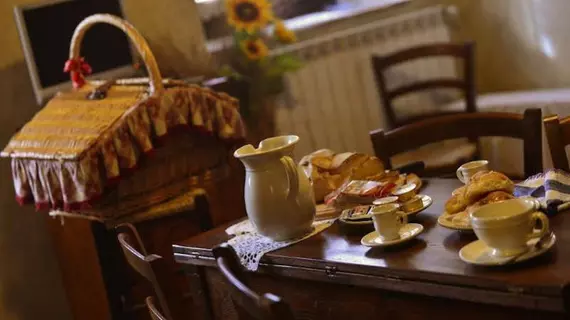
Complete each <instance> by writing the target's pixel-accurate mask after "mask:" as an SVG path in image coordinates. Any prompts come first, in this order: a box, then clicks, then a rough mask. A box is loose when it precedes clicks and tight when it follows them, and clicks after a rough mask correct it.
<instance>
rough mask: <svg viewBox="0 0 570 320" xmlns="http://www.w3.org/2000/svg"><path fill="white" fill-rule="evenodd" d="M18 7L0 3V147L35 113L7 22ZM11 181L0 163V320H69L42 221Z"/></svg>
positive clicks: (10, 1)
mask: <svg viewBox="0 0 570 320" xmlns="http://www.w3.org/2000/svg"><path fill="white" fill-rule="evenodd" d="M28 2H31V1H28ZM35 2H37V1H35ZM21 3H25V1H23V0H19V1H18V0H2V1H0V30H2V32H0V43H1V44H2V50H0V145H2V146H4V145H5V143H6V142H7V141H8V139H9V137H10V136H11V135H12V133H13V132H14V131H15V130H16V129H17V128H18V127H19V126H21V125H22V124H23V123H25V122H26V121H27V120H28V119H29V118H30V117H31V116H32V115H33V114H34V113H35V112H36V111H37V109H38V106H37V105H36V104H35V101H34V98H33V92H32V87H31V84H30V82H29V80H28V74H27V69H26V66H25V64H24V57H23V54H22V52H21V49H20V45H19V40H18V33H17V32H16V26H15V23H14V19H13V16H12V7H13V6H14V5H16V4H21ZM11 180H12V179H11V173H10V163H9V161H7V160H5V159H3V160H0V206H1V207H0V319H3V320H15V319H18V320H20V319H30V320H37V319H50V320H51V319H54V320H55V319H57V320H66V319H70V318H71V316H70V313H69V309H68V306H67V302H66V299H65V294H64V291H63V288H62V285H61V278H60V274H59V269H58V265H57V261H56V258H55V256H54V251H53V248H52V245H51V240H50V237H49V235H48V234H47V230H46V228H45V226H44V224H45V223H44V222H45V221H44V219H45V218H44V216H43V215H40V214H38V213H36V212H34V210H33V209H32V208H30V207H27V208H20V207H19V206H18V205H17V204H16V202H15V201H14V191H13V188H12V181H11Z"/></svg>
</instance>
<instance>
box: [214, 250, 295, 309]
mask: <svg viewBox="0 0 570 320" xmlns="http://www.w3.org/2000/svg"><path fill="white" fill-rule="evenodd" d="M212 251H213V253H214V257H215V258H216V262H217V264H218V269H219V270H220V272H221V273H222V275H223V276H224V279H225V280H226V283H227V285H228V288H229V290H230V294H231V296H232V300H233V301H234V304H236V305H237V306H236V307H238V309H239V310H238V314H239V313H240V311H242V310H243V311H245V313H246V315H247V316H249V317H253V318H254V319H259V320H270V319H271V320H291V319H294V318H293V313H292V311H291V309H290V307H289V305H288V304H287V303H286V302H284V301H283V300H282V299H281V298H280V297H278V296H276V295H273V294H271V293H265V294H263V295H259V294H257V293H255V292H254V291H253V290H251V289H250V288H249V287H248V285H247V282H246V279H245V272H244V271H243V269H242V266H241V265H240V263H239V259H238V257H237V255H236V253H235V251H234V250H233V249H232V248H231V247H230V246H229V245H228V244H225V243H224V244H221V245H219V246H217V247H215V248H214V249H213V250H212ZM241 318H245V317H243V316H241V317H240V319H241Z"/></svg>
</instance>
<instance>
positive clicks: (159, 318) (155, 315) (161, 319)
mask: <svg viewBox="0 0 570 320" xmlns="http://www.w3.org/2000/svg"><path fill="white" fill-rule="evenodd" d="M146 307H147V308H148V313H150V318H151V319H152V320H168V319H166V317H165V316H163V315H162V314H160V311H158V309H157V308H156V306H155V305H154V299H153V298H152V297H147V298H146Z"/></svg>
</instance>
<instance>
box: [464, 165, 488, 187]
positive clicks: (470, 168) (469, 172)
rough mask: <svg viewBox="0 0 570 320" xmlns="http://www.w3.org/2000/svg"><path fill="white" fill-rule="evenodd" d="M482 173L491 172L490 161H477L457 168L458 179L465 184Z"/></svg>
mask: <svg viewBox="0 0 570 320" xmlns="http://www.w3.org/2000/svg"><path fill="white" fill-rule="evenodd" d="M480 171H489V161H487V160H477V161H471V162H467V163H465V164H463V165H462V166H461V167H459V168H457V171H456V174H457V179H459V181H461V182H463V183H468V182H469V179H471V177H472V176H473V175H474V174H476V173H477V172H480Z"/></svg>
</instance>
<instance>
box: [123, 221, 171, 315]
mask: <svg viewBox="0 0 570 320" xmlns="http://www.w3.org/2000/svg"><path fill="white" fill-rule="evenodd" d="M118 228H127V229H128V230H130V232H129V233H130V234H129V233H127V232H121V233H119V234H118V236H117V238H118V240H119V244H120V245H121V249H122V251H123V254H124V256H125V259H126V260H127V262H128V264H129V265H130V266H131V267H132V268H133V269H134V270H135V271H137V272H138V273H139V274H140V275H141V276H143V277H144V278H145V279H147V280H148V281H149V282H150V284H151V285H152V288H153V290H154V293H155V295H156V298H157V299H158V302H159V305H160V308H161V311H162V313H163V314H164V315H165V319H168V320H173V318H172V316H171V311H170V310H171V308H170V307H169V304H168V298H167V294H165V292H164V291H163V288H162V287H161V284H166V283H170V282H171V281H170V280H169V279H166V278H165V276H166V275H168V274H169V270H168V265H167V264H166V263H165V261H164V259H162V257H161V256H158V255H156V254H148V253H147V251H146V249H145V247H144V244H143V242H142V240H141V238H140V236H139V234H138V232H137V230H136V228H135V227H134V226H133V225H132V224H128V223H127V224H122V225H120V226H119V227H118ZM173 298H177V297H173Z"/></svg>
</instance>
